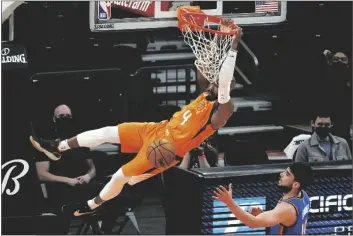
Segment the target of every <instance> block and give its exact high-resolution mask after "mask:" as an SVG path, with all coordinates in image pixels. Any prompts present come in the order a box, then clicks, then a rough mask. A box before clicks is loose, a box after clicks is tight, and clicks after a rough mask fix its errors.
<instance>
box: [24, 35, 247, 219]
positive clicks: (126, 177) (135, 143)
mask: <svg viewBox="0 0 353 236" xmlns="http://www.w3.org/2000/svg"><path fill="white" fill-rule="evenodd" d="M241 36H242V32H241V29H240V30H239V33H238V35H237V36H235V38H234V40H233V44H232V47H231V50H230V51H229V52H228V54H227V57H226V59H225V61H224V63H223V65H222V67H221V70H220V72H219V78H218V81H217V82H218V83H209V82H208V81H207V80H206V79H205V78H204V76H203V75H202V74H201V73H200V72H199V71H198V73H197V74H198V75H197V80H198V83H199V85H200V88H201V89H202V90H203V91H204V92H203V93H202V94H201V95H199V96H198V98H197V99H196V100H194V101H193V102H191V103H190V104H189V105H186V106H185V107H184V108H183V109H182V110H181V111H179V112H176V113H175V114H174V115H173V117H172V118H171V119H170V120H169V121H162V122H160V123H123V124H119V125H118V126H109V127H104V128H101V129H97V130H91V131H87V132H83V133H81V134H79V135H77V136H75V137H73V138H70V139H67V140H63V141H60V140H43V139H36V138H33V137H31V141H32V144H33V145H34V146H35V147H36V148H37V149H38V150H40V151H42V152H44V153H45V154H46V155H47V156H48V157H49V158H51V159H52V160H58V159H59V158H60V157H61V152H63V151H66V150H68V149H71V148H78V147H88V148H92V147H95V146H98V145H100V144H103V143H106V142H109V143H120V144H121V151H122V152H123V153H138V154H137V156H136V157H135V158H134V159H133V160H132V161H130V162H129V163H127V164H125V165H124V166H122V167H121V168H120V169H119V170H118V171H117V172H116V173H115V174H114V175H113V176H112V178H111V180H110V181H109V182H108V183H107V185H106V186H105V187H104V188H103V190H102V191H101V192H100V194H99V196H97V197H95V198H94V199H91V200H88V201H87V203H84V204H78V205H77V206H75V209H72V213H73V214H74V215H75V216H80V215H83V214H89V213H92V212H94V210H95V209H96V208H97V207H98V206H100V205H101V204H102V203H103V202H105V201H108V200H110V199H112V198H114V197H116V196H117V195H119V193H120V192H121V190H122V188H123V186H124V185H125V184H126V183H129V184H131V182H132V184H134V182H139V181H142V180H144V179H146V178H148V177H150V176H153V175H155V174H158V173H160V172H162V171H164V170H166V169H167V168H170V167H171V166H173V165H175V164H177V163H178V161H177V160H174V162H172V163H171V164H170V165H169V166H168V167H167V168H161V167H158V166H153V165H152V164H151V162H150V161H149V160H148V158H147V154H146V153H147V149H148V148H149V147H150V146H151V144H152V143H153V142H154V141H159V140H168V141H169V142H171V143H172V144H173V145H174V146H175V152H176V156H177V157H183V156H184V155H185V154H186V153H187V152H188V151H190V150H192V149H193V148H196V147H198V146H199V145H200V144H201V143H202V142H203V141H204V140H205V139H207V138H208V137H209V136H211V135H212V134H213V133H214V132H215V131H216V130H217V129H219V128H221V127H223V126H224V125H225V124H226V123H227V121H228V119H229V118H230V116H231V115H232V114H233V112H234V105H233V102H232V100H231V98H230V91H231V90H232V89H233V88H234V87H235V79H234V77H233V73H234V67H235V62H236V56H237V46H238V42H239V40H240V38H241ZM157 143H158V142H157Z"/></svg>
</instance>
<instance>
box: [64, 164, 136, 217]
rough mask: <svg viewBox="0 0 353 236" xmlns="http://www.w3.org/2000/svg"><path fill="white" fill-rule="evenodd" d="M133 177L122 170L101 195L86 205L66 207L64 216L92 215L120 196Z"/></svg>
mask: <svg viewBox="0 0 353 236" xmlns="http://www.w3.org/2000/svg"><path fill="white" fill-rule="evenodd" d="M130 178H131V177H126V176H125V175H124V173H123V170H122V168H120V169H119V170H118V171H117V172H116V173H115V174H114V175H113V176H112V178H111V179H110V181H109V182H108V183H107V184H106V185H105V186H104V188H103V189H102V191H101V192H100V193H99V195H98V196H97V197H95V198H93V199H91V200H88V201H87V202H84V203H77V204H71V205H64V206H63V207H62V211H63V213H64V214H67V215H70V216H82V215H87V214H92V213H94V212H95V210H96V208H97V207H99V206H100V205H101V204H103V203H104V202H105V201H108V200H110V199H112V198H115V197H116V196H118V195H119V194H120V192H121V190H122V189H123V187H124V185H125V184H126V183H127V182H128V181H129V180H130Z"/></svg>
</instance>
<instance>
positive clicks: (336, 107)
mask: <svg viewBox="0 0 353 236" xmlns="http://www.w3.org/2000/svg"><path fill="white" fill-rule="evenodd" d="M324 55H325V59H326V67H325V68H324V70H323V76H322V78H320V79H322V81H321V82H320V83H319V85H320V87H319V91H320V93H321V94H323V95H327V96H319V97H320V98H318V100H321V102H324V103H325V104H327V106H328V107H330V110H331V114H334V115H335V117H334V120H335V127H334V131H335V134H337V135H338V136H340V137H342V138H344V139H346V140H349V139H350V125H351V124H352V70H351V68H350V63H349V60H348V57H347V55H346V54H345V53H343V52H341V51H337V52H335V53H331V52H330V51H329V50H325V51H324ZM314 96H317V94H316V93H315V95H314ZM329 104H331V105H329ZM351 148H352V147H351Z"/></svg>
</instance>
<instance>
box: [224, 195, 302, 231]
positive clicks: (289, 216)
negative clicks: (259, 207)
mask: <svg viewBox="0 0 353 236" xmlns="http://www.w3.org/2000/svg"><path fill="white" fill-rule="evenodd" d="M227 206H228V208H229V210H231V212H232V213H233V214H234V216H235V217H236V218H237V219H238V220H240V221H241V222H242V223H244V224H245V225H247V226H249V227H250V228H261V227H271V226H274V225H278V224H285V225H290V224H293V223H294V222H295V221H296V219H297V213H296V210H295V209H294V207H293V206H291V205H290V204H288V203H285V202H283V203H280V204H278V205H277V206H276V208H274V209H273V210H270V211H264V212H263V213H260V214H259V215H257V216H253V215H252V214H250V213H248V212H246V211H244V210H243V209H241V208H240V207H239V205H238V204H236V203H235V202H234V201H231V202H230V203H228V204H227ZM288 222H290V223H288Z"/></svg>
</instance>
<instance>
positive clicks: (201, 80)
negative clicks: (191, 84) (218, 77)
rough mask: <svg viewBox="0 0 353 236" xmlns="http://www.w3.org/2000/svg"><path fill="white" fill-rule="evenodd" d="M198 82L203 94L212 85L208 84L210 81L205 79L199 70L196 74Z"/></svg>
mask: <svg viewBox="0 0 353 236" xmlns="http://www.w3.org/2000/svg"><path fill="white" fill-rule="evenodd" d="M196 80H197V85H198V86H199V89H200V92H201V93H202V92H204V91H205V90H206V88H207V87H208V85H209V84H210V82H208V80H207V79H206V78H205V76H203V74H202V73H201V72H200V71H199V70H197V73H196Z"/></svg>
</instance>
